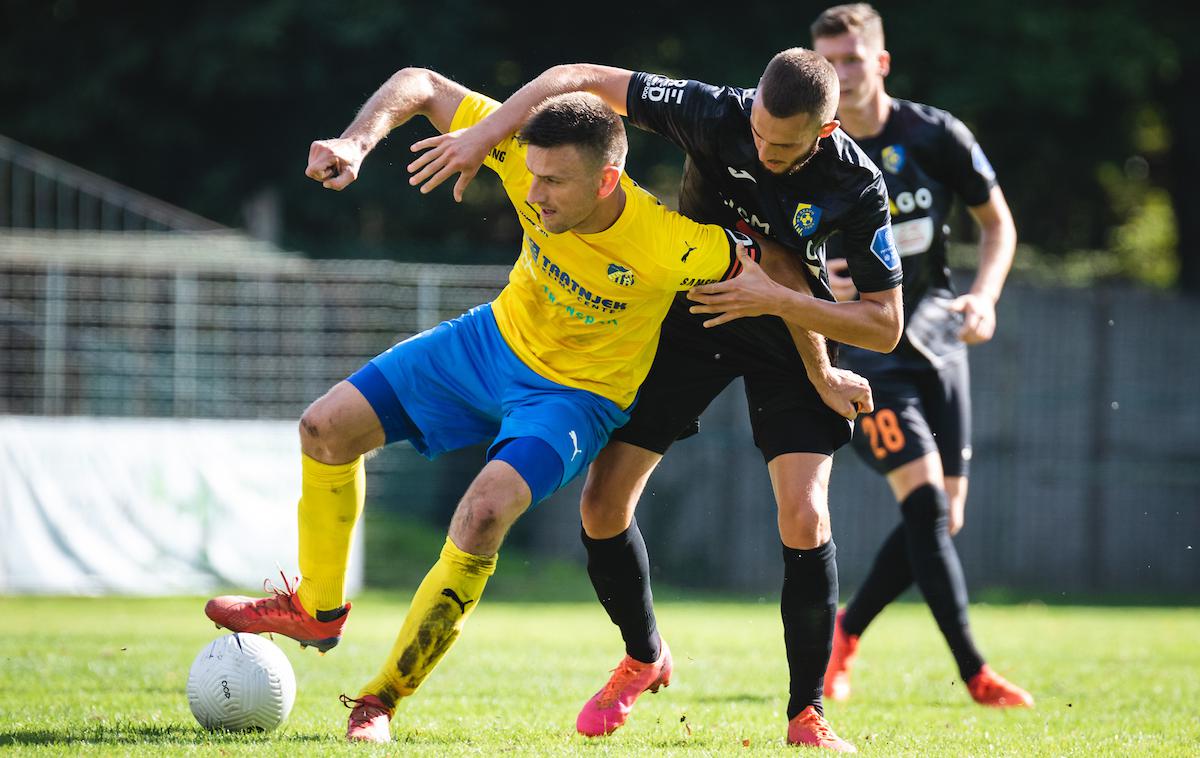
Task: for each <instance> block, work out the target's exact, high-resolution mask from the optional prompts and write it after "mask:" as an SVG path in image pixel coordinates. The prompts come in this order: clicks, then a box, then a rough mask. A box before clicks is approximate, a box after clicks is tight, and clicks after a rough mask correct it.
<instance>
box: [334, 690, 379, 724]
mask: <svg viewBox="0 0 1200 758" xmlns="http://www.w3.org/2000/svg"><path fill="white" fill-rule="evenodd" d="M338 700H340V701H342V705H344V706H346V707H347V708H350V709H351V710H350V724H351V726H353V727H360V726H363V725H364V724H368V723H370V722H372V721H374V720H375V719H376V717H378V716H380V715H384V716H387V717H389V718H390V717H391V714H392V712H391V711H389V710H388V709H387V708H385V707H384V706H383V705H382V704H380V703H379V701H376V702H374V703H373V702H370V701H368V700H367V698H366V697H361V698H353V697H350V696H349V695H347V694H345V693H342V694H341V695H338Z"/></svg>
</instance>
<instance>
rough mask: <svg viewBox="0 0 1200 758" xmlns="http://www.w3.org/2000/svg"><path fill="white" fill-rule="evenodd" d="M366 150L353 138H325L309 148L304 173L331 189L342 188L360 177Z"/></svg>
mask: <svg viewBox="0 0 1200 758" xmlns="http://www.w3.org/2000/svg"><path fill="white" fill-rule="evenodd" d="M365 156H366V152H365V151H364V150H363V149H362V147H361V146H360V145H359V143H358V142H356V141H355V140H352V139H341V138H339V139H323V140H317V141H316V142H314V143H312V146H311V147H309V148H308V168H307V169H305V171H304V174H305V175H306V176H308V178H310V179H313V180H314V181H318V182H320V183H321V186H323V187H325V188H326V189H331V190H342V189H345V188H346V187H347V186H349V185H350V183H351V182H353V181H354V180H355V179H357V178H358V170H359V167H360V166H362V160H363V158H364V157H365Z"/></svg>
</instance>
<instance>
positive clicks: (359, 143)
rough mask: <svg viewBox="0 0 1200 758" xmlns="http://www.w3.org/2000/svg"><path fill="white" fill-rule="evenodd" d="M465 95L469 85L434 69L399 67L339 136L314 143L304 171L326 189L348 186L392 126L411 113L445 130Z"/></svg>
mask: <svg viewBox="0 0 1200 758" xmlns="http://www.w3.org/2000/svg"><path fill="white" fill-rule="evenodd" d="M466 94H467V90H466V88H465V87H463V86H462V85H460V84H457V83H455V82H452V81H450V80H449V79H447V78H446V77H444V76H442V75H441V74H438V73H436V72H434V71H429V70H428V69H423V68H405V69H401V70H400V71H397V72H396V73H395V74H393V75H392V76H391V78H390V79H388V80H387V81H386V82H384V83H383V85H382V86H381V87H380V88H379V89H378V90H376V91H375V94H373V95H371V97H370V98H369V99H368V100H367V102H366V103H364V104H363V107H362V108H361V109H360V110H359V112H358V115H357V116H356V117H355V118H354V120H353V121H351V122H350V125H349V126H347V127H346V130H345V131H344V132H342V136H341V137H339V138H337V139H328V140H317V141H316V142H314V143H312V146H311V147H310V148H309V150H308V168H307V169H306V170H305V172H304V173H305V174H306V175H307V176H308V177H309V178H311V179H314V180H316V181H318V182H321V184H322V186H324V187H325V188H327V189H332V190H341V189H345V188H346V187H347V186H348V185H349V184H350V183H351V182H353V181H354V180H355V179H357V178H358V172H359V169H360V167H361V166H362V162H363V159H364V158H366V157H367V153H369V152H371V150H373V149H374V148H375V146H376V145H377V144H379V142H380V140H382V139H383V138H384V137H386V136H387V135H388V133H389V132H390V131H392V130H393V129H395V128H396V127H397V126H400V125H401V124H403V123H405V122H406V121H408V120H409V119H410V118H412V117H413V116H425V117H426V118H428V119H429V121H430V122H431V123H432V124H433V125H434V127H435V128H436V129H437V130H438V131H439V132H445V131H446V130H448V129H449V128H450V124H451V122H452V121H453V119H454V112H455V111H456V110H457V109H458V106H459V104H460V103H461V102H462V99H463V97H465V96H466Z"/></svg>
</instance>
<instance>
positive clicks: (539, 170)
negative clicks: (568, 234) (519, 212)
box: [525, 145, 604, 234]
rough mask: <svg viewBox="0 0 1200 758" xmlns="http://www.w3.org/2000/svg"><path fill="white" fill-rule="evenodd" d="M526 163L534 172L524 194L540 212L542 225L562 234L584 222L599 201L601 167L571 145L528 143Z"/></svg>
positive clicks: (601, 179)
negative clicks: (542, 145)
mask: <svg viewBox="0 0 1200 758" xmlns="http://www.w3.org/2000/svg"><path fill="white" fill-rule="evenodd" d="M525 166H526V167H527V168H528V169H529V173H531V174H533V183H532V184H530V185H529V194H528V195H527V196H526V198H525V199H526V200H528V201H529V202H530V203H532V204H533V205H536V206H537V207H538V211H539V212H540V213H541V214H542V225H543V226H545V227H546V231H548V232H551V233H552V234H562V233H563V232H565V231H568V230H570V229H574V228H575V227H576V226H579V225H580V224H581V223H583V222H585V221H587V220H588V219H589V218H590V217H591V216H592V214H593V213H595V212H596V209H597V207H598V206H599V204H600V198H601V195H600V188H601V185H602V184H603V183H604V174H603V167H598V166H596V165H595V161H589V160H587V159H585V158H584V156H583V154H582V153H581V152H580V151H579V149H578V148H576V147H575V146H574V145H559V146H558V147H538V146H536V145H530V146H529V149H528V150H527V151H526V154H525Z"/></svg>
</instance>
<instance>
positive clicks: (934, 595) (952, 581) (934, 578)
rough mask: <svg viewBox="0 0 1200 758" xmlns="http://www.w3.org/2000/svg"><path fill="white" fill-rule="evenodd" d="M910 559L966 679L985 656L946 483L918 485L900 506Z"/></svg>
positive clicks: (977, 670) (980, 664)
mask: <svg viewBox="0 0 1200 758" xmlns="http://www.w3.org/2000/svg"><path fill="white" fill-rule="evenodd" d="M900 512H901V513H902V514H904V536H905V541H906V543H907V544H908V559H909V562H910V563H911V565H912V572H913V576H914V577H915V578H916V581H917V586H918V587H920V588H921V594H922V595H923V596H924V597H925V602H926V604H928V605H929V610H931V611H933V618H934V620H936V621H937V625H938V628H939V629H941V630H942V636H943V637H945V638H946V642H947V643H948V644H949V645H950V652H951V654H952V655H953V656H954V662H955V663H957V664H958V671H959V674H960V675H961V676H962V678H963V680H964V681H966V680H968V679H970V678H971V677H973V676H975V674H977V673H979V669H981V668H983V657H982V656H981V655H980V654H979V651H978V650H976V649H975V642H974V641H973V640H972V639H971V627H970V624H969V623H968V621H967V582H966V580H965V579H964V578H963V571H962V564H960V563H959V562H958V551H956V550H955V549H954V543H953V542H952V541H951V540H950V531H949V528H948V522H949V513H950V507H949V504H948V503H947V500H946V491H945V490H943V489H941V488H940V487H934V486H932V485H929V484H927V485H925V486H923V487H918V488H917V489H916V490H914V491H913V492H912V494H910V495H909V496H908V497H907V498H905V499H904V502H903V503H901V504H900Z"/></svg>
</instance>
